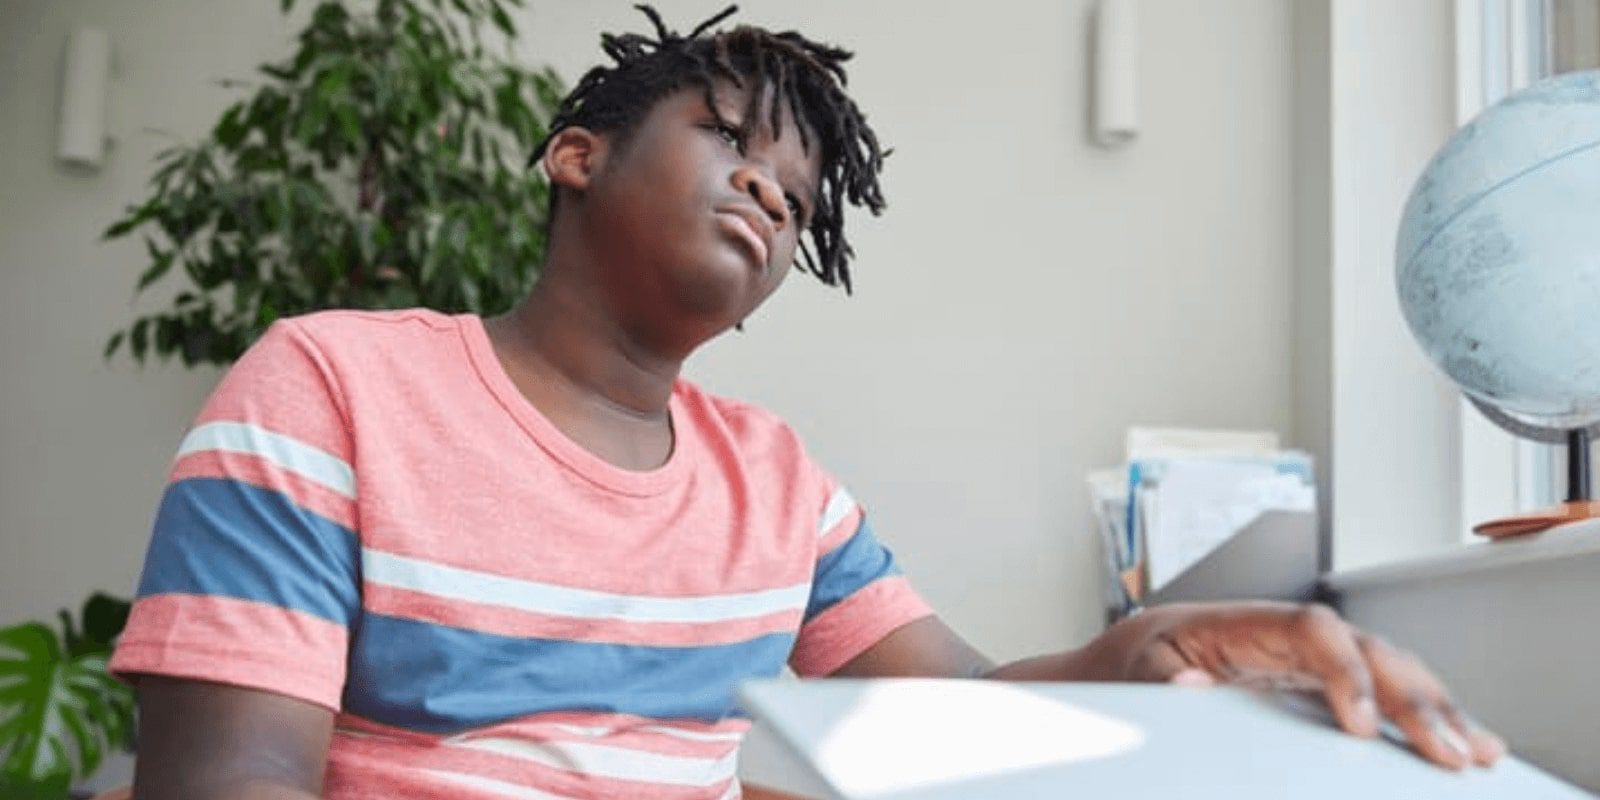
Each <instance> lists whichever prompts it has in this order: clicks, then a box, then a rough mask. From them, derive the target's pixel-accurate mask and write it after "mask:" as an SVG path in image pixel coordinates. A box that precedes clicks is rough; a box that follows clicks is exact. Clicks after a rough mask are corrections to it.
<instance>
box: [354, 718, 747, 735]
mask: <svg viewBox="0 0 1600 800" xmlns="http://www.w3.org/2000/svg"><path fill="white" fill-rule="evenodd" d="M338 724H339V726H340V727H342V728H350V729H352V730H356V731H360V732H362V733H372V734H377V735H380V736H396V737H412V738H416V739H418V740H419V741H424V740H425V741H432V740H434V739H437V738H442V737H439V736H434V735H433V734H427V733H421V732H418V731H413V730H411V729H410V728H401V727H396V726H393V725H385V724H383V723H381V722H375V721H373V720H370V719H366V718H364V717H358V716H356V715H354V714H340V715H339V720H338ZM553 725H578V726H584V727H596V728H612V729H624V728H640V727H659V728H672V729H674V730H679V731H684V732H687V733H691V734H699V735H705V736H715V735H740V736H742V735H744V734H745V733H747V732H748V731H749V730H750V721H749V720H747V719H740V718H737V717H730V718H728V719H723V720H718V721H716V722H707V721H705V720H698V719H657V718H655V717H641V716H639V715H637V714H622V713H616V712H610V711H550V712H546V713H542V714H535V715H532V716H527V717H523V718H521V719H516V720H511V721H509V722H501V723H498V724H495V725H487V726H484V727H481V728H474V729H473V731H474V732H475V733H478V734H481V735H485V736H509V737H516V736H521V735H532V733H533V732H537V731H538V730H542V729H544V728H548V727H550V726H553Z"/></svg>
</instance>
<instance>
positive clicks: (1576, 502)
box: [1468, 395, 1600, 539]
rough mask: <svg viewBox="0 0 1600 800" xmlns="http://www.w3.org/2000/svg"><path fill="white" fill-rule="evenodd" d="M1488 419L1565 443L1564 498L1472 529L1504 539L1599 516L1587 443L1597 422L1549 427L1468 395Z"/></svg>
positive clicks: (1598, 429)
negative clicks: (1553, 503)
mask: <svg viewBox="0 0 1600 800" xmlns="http://www.w3.org/2000/svg"><path fill="white" fill-rule="evenodd" d="M1468 399H1470V400H1471V401H1472V404H1473V405H1475V406H1477V407H1478V410H1479V411H1482V412H1483V415H1484V416H1486V417H1488V418H1489V420H1490V421H1491V422H1493V423H1494V424H1496V425H1499V426H1500V427H1501V428H1504V429H1505V430H1506V431H1508V432H1510V433H1511V434H1512V435H1515V436H1521V437H1523V438H1524V439H1532V440H1534V441H1537V442H1544V443H1546V444H1562V443H1565V444H1566V446H1567V501H1566V502H1565V503H1561V504H1559V505H1555V506H1551V507H1549V508H1542V509H1538V510H1536V511H1529V512H1526V513H1523V514H1518V515H1516V516H1513V517H1506V518H1504V519H1497V520H1491V521H1489V522H1484V523H1481V524H1479V525H1476V526H1474V527H1473V528H1472V532H1473V533H1476V534H1478V535H1479V536H1487V537H1489V538H1491V539H1505V538H1509V537H1513V536H1522V535H1524V534H1529V533H1538V532H1539V531H1542V530H1546V529H1548V528H1553V527H1555V526H1557V525H1564V524H1566V523H1568V522H1577V521H1578V520H1582V519H1591V518H1595V517H1600V502H1596V501H1595V499H1594V487H1593V478H1592V476H1591V472H1590V469H1589V445H1590V443H1591V442H1592V441H1593V439H1594V437H1595V435H1597V434H1600V423H1596V424H1594V425H1590V426H1588V427H1584V428H1553V427H1545V426H1541V425H1533V424H1530V423H1527V422H1523V421H1522V420H1520V419H1517V418H1515V417H1512V416H1511V415H1510V414H1507V413H1505V412H1504V411H1501V410H1500V409H1498V408H1495V407H1494V406H1491V405H1489V404H1488V403H1485V402H1483V401H1482V400H1479V399H1478V398H1476V397H1471V396H1470V395H1469V396H1468Z"/></svg>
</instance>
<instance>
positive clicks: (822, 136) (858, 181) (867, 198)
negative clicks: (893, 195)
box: [529, 5, 886, 293]
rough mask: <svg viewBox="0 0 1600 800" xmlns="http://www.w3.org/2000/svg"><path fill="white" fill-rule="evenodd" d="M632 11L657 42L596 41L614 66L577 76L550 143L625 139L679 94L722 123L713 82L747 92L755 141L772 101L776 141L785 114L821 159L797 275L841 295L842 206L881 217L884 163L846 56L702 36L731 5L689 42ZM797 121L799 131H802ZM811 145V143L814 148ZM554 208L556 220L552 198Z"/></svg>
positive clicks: (844, 265) (794, 36)
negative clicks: (567, 138)
mask: <svg viewBox="0 0 1600 800" xmlns="http://www.w3.org/2000/svg"><path fill="white" fill-rule="evenodd" d="M635 7H636V8H638V9H639V10H640V11H642V12H644V15H645V16H646V17H648V18H649V19H650V22H651V23H652V24H653V25H654V26H655V29H656V30H655V38H654V39H652V38H649V37H647V36H644V35H641V34H637V33H624V34H611V33H607V34H602V35H601V37H600V47H601V49H603V50H604V51H605V53H606V55H608V56H610V57H611V60H612V61H614V62H616V63H615V65H614V66H605V65H601V66H597V67H594V68H593V69H590V70H589V71H588V72H587V73H585V74H584V76H583V78H582V79H581V80H579V81H578V84H577V86H575V87H574V88H573V90H572V92H571V93H569V94H568V95H567V96H566V98H565V99H563V100H562V101H561V105H560V107H559V108H557V110H556V115H555V117H554V118H553V119H552V120H551V122H550V135H551V136H554V135H555V134H556V133H558V132H559V131H561V130H562V129H564V128H567V127H570V126H574V125H576V126H580V127H584V128H588V129H590V130H593V131H595V132H597V133H611V134H614V135H616V136H618V137H620V138H621V139H623V140H625V139H626V138H627V136H628V135H629V134H630V133H632V132H633V131H634V130H635V129H636V128H637V126H638V124H639V123H640V122H641V121H642V120H643V119H644V117H645V115H646V114H647V113H648V112H649V110H650V108H651V107H652V106H654V105H655V103H656V102H657V101H659V100H661V99H662V98H664V97H666V96H667V95H670V94H672V93H674V92H677V91H678V90H680V89H683V88H686V87H698V88H699V89H700V90H701V92H703V93H704V95H705V100H706V105H707V106H708V107H709V108H710V110H711V113H712V114H713V115H715V116H716V118H717V121H718V122H721V123H724V124H727V120H724V119H723V118H722V114H721V112H720V111H719V110H718V108H717V104H716V102H715V89H714V88H713V82H714V81H715V80H717V79H719V78H721V79H725V80H727V81H728V82H730V83H732V84H734V85H735V86H739V87H741V88H748V89H749V94H750V100H749V107H748V108H747V109H746V112H745V114H744V119H743V120H742V122H741V125H742V126H743V130H742V131H741V133H743V134H744V135H746V136H749V135H751V134H752V133H754V131H755V128H756V126H757V125H758V124H759V122H760V112H761V111H762V109H760V108H758V104H759V103H760V102H761V101H762V99H763V97H768V98H770V103H769V104H770V113H771V127H772V130H773V132H774V135H775V136H777V135H780V134H779V131H780V130H781V129H780V128H779V112H780V110H781V109H782V108H783V106H785V105H787V106H788V109H789V115H790V117H791V118H792V119H794V120H795V122H796V127H797V128H798V129H799V131H800V142H801V145H802V146H803V147H804V148H805V149H806V151H807V152H810V148H811V146H812V145H813V144H816V145H819V146H820V147H821V156H822V170H821V172H822V174H821V182H820V184H819V185H818V189H817V197H816V207H815V210H814V212H813V214H812V218H811V225H810V231H811V241H812V243H813V245H814V252H813V248H812V247H807V246H806V244H805V242H803V241H802V242H801V244H800V256H801V259H803V261H804V269H806V270H807V271H809V272H810V273H811V274H813V275H815V276H817V277H818V278H820V279H821V280H822V282H823V283H825V284H827V285H829V286H838V285H843V287H844V290H845V292H847V293H848V292H849V291H850V257H851V255H852V254H853V253H854V251H853V250H852V249H851V248H850V244H849V242H847V241H846V240H845V236H844V202H845V201H846V200H848V201H849V202H850V204H851V205H854V206H865V207H866V208H867V209H868V210H870V211H871V212H872V213H873V214H879V213H881V212H882V211H883V208H884V201H883V193H882V190H881V189H880V188H879V186H878V173H879V172H880V171H881V170H882V168H883V157H884V156H885V155H886V152H885V151H884V150H882V149H881V148H880V147H879V146H878V138H877V135H876V134H874V133H873V131H872V128H870V127H868V125H867V120H866V116H865V115H864V114H862V113H861V110H860V109H859V108H857V107H856V104H855V102H854V101H852V100H851V99H850V97H849V96H848V95H846V94H845V92H844V87H845V85H846V83H847V80H848V78H847V76H846V75H845V71H844V62H846V61H848V60H849V59H850V58H851V56H852V54H851V53H850V52H848V51H846V50H841V49H839V48H837V47H833V46H830V45H825V44H819V43H817V42H814V41H812V40H810V39H807V38H806V37H804V36H802V35H800V34H799V33H796V32H794V31H785V32H783V33H773V32H771V31H768V30H765V29H762V28H756V27H751V26H748V25H740V26H738V27H736V28H734V29H732V30H728V31H717V32H714V33H710V34H707V33H706V32H707V31H708V30H709V29H710V28H711V27H712V26H714V25H716V24H717V23H719V22H722V21H723V20H725V19H727V18H728V17H729V16H731V15H732V14H733V13H734V12H735V11H738V9H739V7H738V6H728V7H727V8H726V9H723V10H722V11H721V12H720V13H718V14H716V15H715V16H712V17H711V18H710V19H708V20H706V21H705V22H702V23H700V24H699V25H698V26H696V27H695V29H694V30H692V31H690V32H689V35H687V36H683V35H680V34H678V33H676V32H674V31H672V30H670V29H668V28H667V26H666V25H665V24H664V23H663V22H662V21H661V15H660V14H658V13H656V10H655V9H654V8H652V7H650V6H648V5H639V6H635ZM747 81H748V82H753V85H751V84H750V83H747ZM769 89H770V90H771V91H770V93H769V92H768V90H769ZM801 120H804V121H805V123H806V124H803V125H802V124H799V123H800V121H801ZM808 126H809V128H810V132H809V133H808V131H807V128H808ZM813 136H815V137H816V138H817V139H818V141H817V142H815V143H813V142H812V141H811V139H812V137H813ZM549 143H550V139H549V138H548V137H547V138H546V139H545V140H544V141H543V142H541V143H540V144H539V146H538V147H537V148H536V149H535V150H534V152H533V156H532V158H531V159H530V162H529V163H530V165H531V164H532V163H533V162H536V161H538V160H539V159H540V158H542V157H543V156H544V152H545V149H546V148H547V147H548V146H549ZM551 202H552V214H553V213H554V202H555V200H554V195H552V198H551ZM797 266H799V263H798V261H797Z"/></svg>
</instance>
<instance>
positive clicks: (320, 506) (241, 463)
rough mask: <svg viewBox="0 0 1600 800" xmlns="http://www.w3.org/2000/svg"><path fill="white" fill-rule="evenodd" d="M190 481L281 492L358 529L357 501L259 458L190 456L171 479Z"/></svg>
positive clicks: (177, 465) (211, 453) (225, 453)
mask: <svg viewBox="0 0 1600 800" xmlns="http://www.w3.org/2000/svg"><path fill="white" fill-rule="evenodd" d="M188 478H226V479H230V480H236V481H240V482H242V483H247V484H250V485H251V486H257V487H260V488H262V489H268V490H270V491H274V492H282V493H283V494H285V495H287V496H288V498H289V499H290V500H291V501H293V502H294V504H295V505H298V506H300V507H301V508H304V509H305V510H307V511H310V512H312V513H313V514H318V515H321V516H323V517H327V518H328V519H330V520H332V521H333V522H334V523H335V524H337V525H341V526H343V527H345V528H347V529H349V530H355V527H356V504H355V501H353V500H351V499H350V498H348V497H345V496H344V495H341V494H339V493H338V492H335V491H334V490H332V489H329V488H328V487H326V486H323V485H322V484H320V483H317V482H316V481H313V480H311V479H309V478H306V477H304V476H302V475H300V474H298V473H294V472H290V471H288V470H286V469H283V468H282V467H279V466H278V465H276V464H274V463H272V462H271V461H268V460H266V459H265V458H262V457H260V456H256V455H250V454H248V453H235V452H232V451H227V450H201V451H199V452H195V453H190V454H188V455H186V456H184V457H182V458H180V459H178V460H177V462H175V463H174V464H173V465H172V472H171V474H170V476H169V480H171V481H172V482H174V483H176V482H177V481H181V480H185V479H188Z"/></svg>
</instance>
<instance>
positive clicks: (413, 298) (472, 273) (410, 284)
mask: <svg viewBox="0 0 1600 800" xmlns="http://www.w3.org/2000/svg"><path fill="white" fill-rule="evenodd" d="M522 4H523V0H448V2H447V0H372V2H369V3H363V4H361V6H362V7H361V8H359V9H357V8H354V4H353V3H352V4H347V3H344V2H339V1H338V0H324V1H323V2H321V3H319V4H318V5H317V6H316V7H315V9H314V10H312V11H311V14H310V21H309V22H308V24H307V26H306V27H305V29H304V30H302V31H301V32H300V34H299V37H298V42H299V44H298V47H297V49H296V51H295V53H294V55H293V56H292V57H290V58H288V59H287V60H284V61H281V62H278V63H273V64H266V65H263V66H262V67H261V68H260V73H261V75H262V76H263V78H262V80H261V82H259V83H257V84H254V85H251V84H247V83H245V82H243V81H234V82H230V83H229V85H233V86H240V87H245V86H248V87H249V88H251V90H252V93H251V94H249V95H248V96H247V97H245V98H243V99H241V100H239V101H238V102H236V103H234V104H233V105H231V106H229V107H228V108H227V110H226V111H224V112H223V114H222V116H221V117H220V118H219V119H218V120H217V122H216V124H215V126H213V127H212V129H211V131H210V133H209V135H208V136H206V137H205V138H204V139H202V140H201V141H199V142H198V143H196V144H193V145H185V146H178V147H173V148H170V149H168V150H165V151H163V152H162V153H161V154H160V155H159V156H158V157H157V168H156V170H155V173H154V176H153V177H152V178H151V181H150V186H151V192H150V195H149V196H148V197H147V198H146V199H144V200H143V201H142V202H139V203H136V204H133V205H131V206H129V207H128V209H127V211H126V213H125V214H124V215H123V216H122V217H121V218H120V219H118V220H117V221H115V222H114V223H113V224H112V225H111V226H110V227H109V228H108V229H107V230H106V231H105V237H106V238H108V239H118V238H122V237H126V236H135V235H137V236H140V237H141V238H142V239H143V240H144V244H145V248H146V252H147V254H148V257H149V261H148V262H147V263H146V265H145V266H144V270H143V272H142V274H140V276H139V277H138V279H137V284H136V287H137V288H136V292H143V291H144V290H145V289H147V288H149V287H152V286H154V285H156V284H158V283H160V282H162V281H163V279H164V278H168V277H169V276H171V277H176V278H177V279H178V283H177V284H175V285H172V286H171V287H170V288H172V289H174V290H175V292H174V293H173V295H172V300H171V302H170V305H169V306H168V307H167V308H166V309H164V310H162V311H158V312H155V313H151V314H146V315H142V316H139V317H137V318H136V319H135V320H134V321H133V322H132V323H131V324H129V325H128V326H127V327H126V328H124V329H122V330H119V331H117V332H116V333H114V334H113V335H112V336H111V338H110V340H109V341H108V342H107V343H106V348H105V356H106V357H107V358H111V357H112V356H113V355H115V354H116V353H117V352H118V351H119V350H121V349H124V348H125V349H126V350H127V352H129V353H130V354H131V355H132V356H133V358H134V359H136V360H138V361H140V362H143V361H144V360H145V358H146V356H147V354H153V355H156V356H159V357H160V358H162V359H166V358H169V357H171V356H174V355H176V356H178V357H179V358H180V359H181V360H182V362H183V363H184V364H185V365H195V364H201V363H209V364H228V363H231V362H232V361H233V360H234V359H236V358H237V357H238V356H239V355H240V354H241V353H242V352H243V351H244V350H245V348H247V347H248V346H249V345H250V344H251V342H253V341H255V339H256V338H257V337H258V336H259V335H260V334H261V333H262V332H263V331H264V330H266V328H267V326H268V325H270V324H271V323H272V321H273V320H274V319H277V318H278V317H281V316H289V315H293V314H300V313H304V312H309V311H315V310H318V309H324V308H403V307H410V306H419V305H420V306H428V307H431V308H435V309H439V310H442V311H452V312H454V311H474V312H478V313H483V314H495V313H499V312H501V311H504V310H506V309H508V308H509V307H510V306H511V305H512V304H513V303H514V302H515V301H516V300H518V299H519V298H521V297H522V296H523V295H524V294H525V293H526V291H527V289H528V288H529V287H530V286H531V285H532V282H533V280H534V277H535V270H536V268H537V265H538V264H539V263H540V261H541V259H542V256H543V252H544V241H545V214H546V208H547V206H546V202H545V200H546V195H547V192H548V188H547V185H546V183H545V182H544V180H543V175H542V174H541V173H540V172H539V171H538V170H529V169H527V168H526V167H525V166H524V164H523V159H524V158H525V156H526V154H527V153H528V152H530V151H531V150H532V148H533V146H534V145H535V144H536V143H537V142H538V141H539V140H540V139H541V138H543V136H544V135H545V130H546V125H547V123H548V120H549V119H550V116H551V115H552V113H553V112H554V110H555V108H556V106H557V105H558V104H559V102H560V98H561V95H562V93H563V89H562V86H561V83H560V81H559V79H558V78H557V77H556V75H555V74H554V73H553V72H552V71H550V70H549V69H537V70H535V69H528V68H525V67H522V66H519V65H518V64H516V63H515V62H514V61H512V60H511V58H510V55H509V53H510V51H511V44H512V42H514V41H515V39H516V36H517V29H516V27H515V24H514V23H513V21H512V18H511V16H510V14H509V13H508V12H507V9H508V8H510V7H520V6H521V5H522ZM281 5H282V8H283V10H284V12H285V13H288V12H289V11H290V10H291V9H292V6H293V5H294V0H281ZM502 53H503V54H502Z"/></svg>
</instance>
